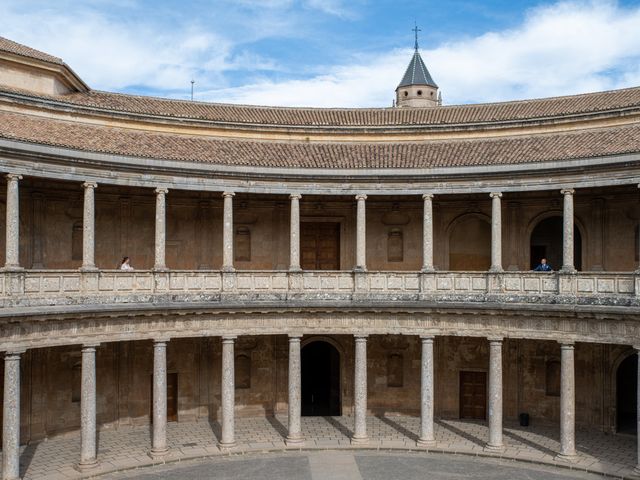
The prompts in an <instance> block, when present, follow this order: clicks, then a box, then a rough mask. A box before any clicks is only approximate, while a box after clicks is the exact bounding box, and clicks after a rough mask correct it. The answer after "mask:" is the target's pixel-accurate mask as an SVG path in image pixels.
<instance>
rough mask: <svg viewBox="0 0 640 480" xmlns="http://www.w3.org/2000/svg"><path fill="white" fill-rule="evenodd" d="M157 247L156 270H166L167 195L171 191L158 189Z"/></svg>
mask: <svg viewBox="0 0 640 480" xmlns="http://www.w3.org/2000/svg"><path fill="white" fill-rule="evenodd" d="M155 192H156V246H155V264H154V266H153V268H154V270H166V269H167V264H166V253H165V252H166V244H167V243H166V242H167V228H166V224H167V212H166V195H167V193H169V190H168V189H166V188H156V190H155Z"/></svg>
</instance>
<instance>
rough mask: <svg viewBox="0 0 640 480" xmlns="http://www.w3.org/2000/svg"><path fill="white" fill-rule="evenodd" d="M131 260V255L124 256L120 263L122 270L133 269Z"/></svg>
mask: <svg viewBox="0 0 640 480" xmlns="http://www.w3.org/2000/svg"><path fill="white" fill-rule="evenodd" d="M129 262H130V259H129V257H124V258H123V259H122V262H121V263H120V270H133V267H132V266H131V264H130V263H129Z"/></svg>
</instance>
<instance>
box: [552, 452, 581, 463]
mask: <svg viewBox="0 0 640 480" xmlns="http://www.w3.org/2000/svg"><path fill="white" fill-rule="evenodd" d="M578 458H579V457H578V454H577V453H570V454H567V453H559V454H557V455H556V456H555V457H554V460H557V461H559V462H565V463H575V462H577V461H578Z"/></svg>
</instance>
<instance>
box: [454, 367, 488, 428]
mask: <svg viewBox="0 0 640 480" xmlns="http://www.w3.org/2000/svg"><path fill="white" fill-rule="evenodd" d="M486 416H487V374H486V372H460V418H474V419H481V420H484V419H485V418H486Z"/></svg>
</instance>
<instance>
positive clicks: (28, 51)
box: [0, 37, 64, 65]
mask: <svg viewBox="0 0 640 480" xmlns="http://www.w3.org/2000/svg"><path fill="white" fill-rule="evenodd" d="M0 52H9V53H13V54H15V55H20V56H22V57H29V58H35V59H37V60H42V61H44V62H49V63H55V64H57V65H64V62H63V61H62V59H60V58H58V57H54V56H53V55H49V54H48V53H44V52H41V51H40V50H36V49H35V48H31V47H27V46H26V45H22V44H21V43H18V42H14V41H13V40H9V39H8V38H4V37H0Z"/></svg>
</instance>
